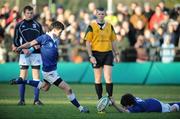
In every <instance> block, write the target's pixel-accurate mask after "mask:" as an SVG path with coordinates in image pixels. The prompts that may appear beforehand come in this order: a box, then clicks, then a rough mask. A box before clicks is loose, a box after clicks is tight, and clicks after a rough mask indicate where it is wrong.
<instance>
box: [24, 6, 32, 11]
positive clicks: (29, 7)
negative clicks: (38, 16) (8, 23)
mask: <svg viewBox="0 0 180 119" xmlns="http://www.w3.org/2000/svg"><path fill="white" fill-rule="evenodd" d="M26 10H28V11H32V10H33V7H31V6H29V5H27V6H25V7H24V9H23V12H24V13H25V12H26Z"/></svg>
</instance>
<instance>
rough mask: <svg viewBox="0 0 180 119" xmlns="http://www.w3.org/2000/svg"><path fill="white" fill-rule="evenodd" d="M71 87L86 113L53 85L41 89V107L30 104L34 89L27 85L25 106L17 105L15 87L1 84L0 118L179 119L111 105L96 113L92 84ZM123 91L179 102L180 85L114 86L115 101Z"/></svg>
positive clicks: (174, 115)
mask: <svg viewBox="0 0 180 119" xmlns="http://www.w3.org/2000/svg"><path fill="white" fill-rule="evenodd" d="M71 87H72V89H73V90H74V91H75V93H76V96H77V98H78V99H79V101H80V103H81V104H82V105H85V106H87V107H88V108H89V109H90V113H89V114H82V113H79V111H78V110H77V109H76V108H75V107H74V106H73V105H72V104H71V103H70V102H69V101H68V100H67V98H66V96H65V94H64V93H63V92H62V91H61V90H59V89H58V88H56V87H55V86H53V87H51V89H50V90H49V91H48V92H43V91H41V95H40V97H41V100H42V101H43V103H44V104H45V105H44V106H34V105H32V103H33V89H32V87H30V86H27V87H26V105H25V106H17V102H18V86H11V85H8V84H5V83H1V84H0V119H29V118H31V119H118V118H119V119H180V112H175V113H139V114H125V113H118V112H117V111H116V110H115V109H114V108H113V107H108V108H107V109H106V111H107V113H106V114H98V113H97V111H96V102H97V99H96V95H95V90H94V85H92V84H89V85H88V84H71ZM104 89H105V87H104ZM104 92H105V91H104ZM126 92H131V93H133V94H134V95H136V96H138V97H142V98H149V97H154V98H157V99H159V100H161V101H163V102H174V101H180V86H169V85H168V86H167V85H166V86H163V85H161V86H159V85H157V86H155V85H154V86H141V85H115V86H114V98H115V100H116V101H117V102H119V98H120V96H121V95H122V94H124V93H126ZM104 95H105V93H104Z"/></svg>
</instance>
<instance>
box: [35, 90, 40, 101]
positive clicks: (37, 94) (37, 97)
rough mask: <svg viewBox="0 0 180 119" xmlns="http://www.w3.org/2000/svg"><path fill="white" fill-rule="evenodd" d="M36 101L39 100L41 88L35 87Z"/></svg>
mask: <svg viewBox="0 0 180 119" xmlns="http://www.w3.org/2000/svg"><path fill="white" fill-rule="evenodd" d="M34 101H35V102H36V101H39V89H38V88H36V87H34Z"/></svg>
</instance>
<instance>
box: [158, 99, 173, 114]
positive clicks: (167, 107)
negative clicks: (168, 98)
mask: <svg viewBox="0 0 180 119" xmlns="http://www.w3.org/2000/svg"><path fill="white" fill-rule="evenodd" d="M160 103H161V107H162V112H170V111H171V106H170V105H169V104H165V103H163V102H161V101H160Z"/></svg>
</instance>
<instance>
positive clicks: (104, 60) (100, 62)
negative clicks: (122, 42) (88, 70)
mask: <svg viewBox="0 0 180 119" xmlns="http://www.w3.org/2000/svg"><path fill="white" fill-rule="evenodd" d="M92 54H93V56H94V57H95V58H96V61H97V64H96V65H93V64H92V66H93V68H100V67H103V66H104V65H110V66H113V60H114V56H113V53H112V51H107V52H98V51H92Z"/></svg>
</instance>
